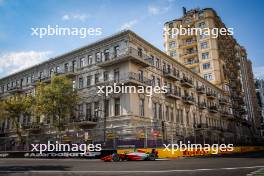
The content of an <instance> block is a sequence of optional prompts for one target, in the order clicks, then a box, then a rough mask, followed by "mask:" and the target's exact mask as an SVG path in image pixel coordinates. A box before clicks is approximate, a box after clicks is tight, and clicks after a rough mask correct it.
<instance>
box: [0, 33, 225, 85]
mask: <svg viewBox="0 0 264 176" xmlns="http://www.w3.org/2000/svg"><path fill="white" fill-rule="evenodd" d="M129 34H131V35H132V36H133V37H135V38H137V39H139V40H141V41H142V42H143V43H145V44H146V45H148V46H149V47H151V48H153V49H154V50H155V51H156V52H158V53H160V54H161V55H163V56H164V57H166V58H167V59H170V60H171V61H173V62H175V63H176V64H178V65H179V66H180V67H181V69H184V70H185V71H187V72H189V73H188V74H191V75H192V76H194V77H196V79H200V80H203V81H205V82H207V83H208V84H209V85H211V86H212V87H214V88H216V89H218V90H221V89H220V88H218V87H217V86H215V85H214V84H212V83H211V82H209V81H207V80H206V79H204V78H202V77H201V76H199V75H197V74H196V73H193V72H192V71H191V70H190V69H189V68H187V67H186V66H184V65H183V64H181V63H179V62H178V61H177V60H175V59H174V58H172V57H171V56H169V55H167V54H166V53H165V52H163V51H161V50H160V49H159V48H157V47H156V46H154V45H152V44H151V43H150V42H148V41H146V40H145V39H144V38H143V37H141V36H139V35H138V34H136V33H135V32H133V31H131V30H123V31H120V32H117V33H115V34H112V35H110V36H108V37H105V38H103V39H100V40H98V41H95V42H92V43H91V44H88V45H86V46H83V47H79V48H77V49H74V50H72V51H70V52H67V53H64V54H61V55H59V56H56V57H54V58H51V59H49V60H47V61H44V62H41V63H39V64H36V65H34V66H31V67H29V68H26V69H24V70H21V71H19V72H16V73H13V74H11V75H8V76H6V77H4V78H1V79H0V81H2V80H5V79H8V78H10V77H13V76H16V75H18V74H22V73H23V72H25V71H28V70H30V69H33V68H36V67H38V66H41V65H43V64H46V63H49V62H52V61H55V60H57V59H60V58H62V57H65V56H67V55H70V54H74V53H77V52H78V51H81V50H83V49H85V48H88V47H92V46H96V45H99V44H100V43H104V42H106V41H109V40H112V39H114V38H116V37H119V36H124V35H129Z"/></svg>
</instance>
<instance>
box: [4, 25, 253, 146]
mask: <svg viewBox="0 0 264 176" xmlns="http://www.w3.org/2000/svg"><path fill="white" fill-rule="evenodd" d="M53 74H65V75H66V76H67V77H69V78H70V79H72V81H73V87H74V88H75V89H76V90H77V91H78V94H79V96H80V102H79V103H78V105H77V109H78V110H77V112H76V115H75V116H73V117H70V118H69V119H68V121H67V122H65V124H66V125H65V130H64V132H63V134H64V139H65V141H71V142H83V141H88V142H101V143H102V142H105V143H106V144H113V146H114V147H116V146H119V145H136V146H152V145H154V146H157V145H159V144H162V143H166V142H173V143H177V142H179V141H184V142H187V141H191V142H192V143H194V142H196V143H202V144H203V143H233V144H237V145H239V144H240V145H241V144H245V143H250V142H252V141H251V140H252V138H251V136H250V134H245V133H242V130H243V129H242V128H241V126H240V124H239V123H237V121H236V119H235V115H234V110H233V108H232V102H231V99H230V96H229V95H230V94H229V93H228V92H226V91H225V90H223V89H220V88H219V87H217V86H215V85H214V84H212V83H211V82H209V81H208V80H206V79H203V78H202V77H200V76H199V75H198V74H196V73H194V72H192V71H191V70H190V69H188V68H187V67H185V66H184V65H182V64H181V63H179V62H178V61H176V60H175V59H174V58H172V57H170V56H169V55H167V54H165V53H164V52H162V51H160V50H159V49H157V48H156V47H154V46H153V45H151V44H150V43H148V42H147V41H145V40H144V39H143V38H141V37H139V36H138V35H136V34H135V33H134V32H132V31H129V30H126V31H123V32H120V33H118V34H116V35H113V36H110V37H108V38H105V39H102V40H100V41H98V42H95V43H92V44H90V45H88V46H85V47H82V48H79V49H76V50H74V51H71V52H69V53H66V54H63V55H61V56H58V57H55V58H52V59H50V60H48V61H46V62H43V63H41V64H38V65H36V66H33V67H31V68H28V69H25V70H23V71H20V72H18V73H15V74H12V75H9V76H7V77H4V78H2V79H1V80H0V87H1V89H0V90H1V91H0V97H1V98H6V97H9V96H12V94H13V93H15V92H19V93H21V94H26V93H34V89H35V85H36V82H39V81H41V82H47V83H48V82H49V81H50V78H51V75H53ZM114 83H116V84H119V85H134V86H163V85H166V86H167V87H168V92H167V93H165V94H164V93H160V94H153V95H152V96H147V95H146V94H145V93H126V94H121V93H120V94H111V95H109V96H105V95H99V94H97V86H98V85H113V84H114ZM48 119H49V118H48V117H42V118H41V119H38V120H36V119H35V118H34V117H21V119H20V122H21V124H22V127H24V129H25V130H24V131H25V132H24V134H23V136H25V137H26V138H27V140H28V141H29V142H28V143H34V142H47V140H56V134H57V133H56V130H55V128H54V127H53V125H52V123H53V122H52V121H50V120H48ZM0 132H1V138H2V139H5V147H6V148H8V147H9V146H6V145H7V144H8V142H9V143H10V144H13V143H14V138H16V135H15V133H14V131H13V130H12V124H11V123H10V120H9V119H6V120H4V121H2V122H1V130H0ZM154 133H155V134H154ZM6 140H7V141H8V142H7V141H6ZM2 146H4V145H2Z"/></svg>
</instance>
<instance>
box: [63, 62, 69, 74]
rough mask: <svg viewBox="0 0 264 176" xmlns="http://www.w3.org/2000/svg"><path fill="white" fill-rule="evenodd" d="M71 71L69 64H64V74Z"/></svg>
mask: <svg viewBox="0 0 264 176" xmlns="http://www.w3.org/2000/svg"><path fill="white" fill-rule="evenodd" d="M68 71H69V64H68V63H65V64H64V73H67V72H68Z"/></svg>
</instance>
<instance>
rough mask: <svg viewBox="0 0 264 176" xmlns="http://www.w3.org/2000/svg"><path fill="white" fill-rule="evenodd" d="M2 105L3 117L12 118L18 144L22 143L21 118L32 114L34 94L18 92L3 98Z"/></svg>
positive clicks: (0, 104)
mask: <svg viewBox="0 0 264 176" xmlns="http://www.w3.org/2000/svg"><path fill="white" fill-rule="evenodd" d="M0 106H1V107H0V111H2V112H3V114H2V113H1V114H2V116H1V117H3V118H7V119H10V120H11V122H12V124H13V125H14V129H15V132H16V134H17V137H18V138H17V139H18V144H21V142H22V132H23V128H22V124H21V121H20V118H21V117H23V116H26V115H29V114H30V110H31V107H32V96H31V95H28V96H26V95H23V94H18V93H17V94H14V95H12V96H11V97H9V98H7V99H5V100H2V101H1V103H0Z"/></svg>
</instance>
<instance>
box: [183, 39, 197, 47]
mask: <svg viewBox="0 0 264 176" xmlns="http://www.w3.org/2000/svg"><path fill="white" fill-rule="evenodd" d="M196 44H197V40H196V39H192V40H188V39H187V40H185V42H183V44H181V45H180V47H181V48H187V47H191V46H195V45H196Z"/></svg>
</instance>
